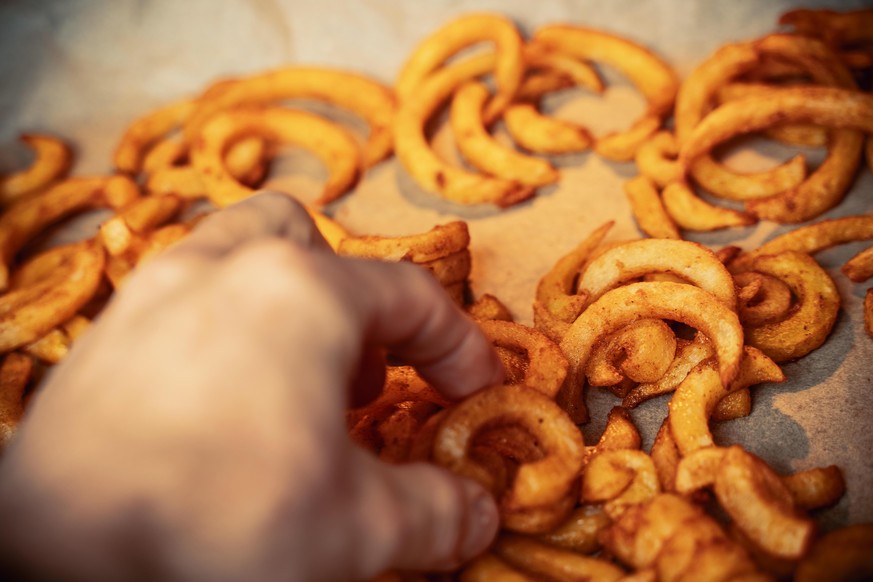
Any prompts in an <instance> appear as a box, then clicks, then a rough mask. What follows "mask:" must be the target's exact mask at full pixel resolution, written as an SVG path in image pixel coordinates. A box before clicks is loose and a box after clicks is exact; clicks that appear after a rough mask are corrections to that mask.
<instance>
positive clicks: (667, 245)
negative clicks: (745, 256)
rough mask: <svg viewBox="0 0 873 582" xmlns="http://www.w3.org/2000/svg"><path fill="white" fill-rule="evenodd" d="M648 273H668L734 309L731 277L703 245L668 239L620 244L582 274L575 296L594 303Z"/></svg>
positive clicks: (734, 299)
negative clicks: (582, 296) (580, 296)
mask: <svg viewBox="0 0 873 582" xmlns="http://www.w3.org/2000/svg"><path fill="white" fill-rule="evenodd" d="M647 273H671V274H673V275H677V276H679V277H680V278H681V279H683V280H684V281H687V282H689V283H690V284H692V285H696V286H698V287H700V288H701V289H703V290H704V291H708V292H709V293H711V294H712V295H713V296H714V297H715V298H716V299H718V300H719V301H721V303H723V304H724V305H725V307H728V308H729V309H734V308H735V307H736V302H737V298H736V292H735V290H734V284H733V279H732V278H731V274H730V273H729V272H728V270H727V269H726V268H725V266H724V265H723V264H722V263H721V261H720V260H719V259H718V257H717V256H716V255H715V253H713V252H712V251H711V250H709V249H707V248H706V247H704V246H703V245H700V244H697V243H694V242H691V241H685V240H668V239H643V240H637V241H632V242H628V243H624V244H620V245H617V246H614V247H612V248H611V249H609V250H607V251H605V252H603V253H602V254H600V255H599V256H598V257H597V258H595V259H593V260H592V261H591V262H590V263H589V264H588V265H587V266H586V267H585V269H584V270H583V271H582V274H581V276H580V278H579V284H578V289H577V293H578V294H579V295H585V296H586V297H587V298H588V302H589V303H593V302H594V301H596V300H598V299H599V298H600V297H602V296H603V294H604V293H606V292H607V291H609V290H610V289H614V288H615V287H617V286H619V285H621V284H622V283H625V282H627V281H630V280H632V279H636V278H637V277H640V276H642V275H645V274H647Z"/></svg>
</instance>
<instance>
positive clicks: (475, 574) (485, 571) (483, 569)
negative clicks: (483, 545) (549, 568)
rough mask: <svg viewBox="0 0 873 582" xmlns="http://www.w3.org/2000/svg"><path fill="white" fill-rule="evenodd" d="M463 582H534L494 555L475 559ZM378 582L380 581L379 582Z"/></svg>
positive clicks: (465, 572)
mask: <svg viewBox="0 0 873 582" xmlns="http://www.w3.org/2000/svg"><path fill="white" fill-rule="evenodd" d="M460 581H461V582H534V579H533V578H531V577H529V576H527V575H525V574H522V573H521V572H519V571H517V570H515V569H513V568H512V567H511V566H509V565H508V564H507V563H506V562H504V561H503V560H501V559H500V558H498V557H497V556H495V555H494V554H492V553H486V554H482V555H480V556H477V557H476V558H473V560H471V561H470V562H469V563H467V564H466V565H465V566H464V569H463V570H461V574H460ZM377 582H378V581H377Z"/></svg>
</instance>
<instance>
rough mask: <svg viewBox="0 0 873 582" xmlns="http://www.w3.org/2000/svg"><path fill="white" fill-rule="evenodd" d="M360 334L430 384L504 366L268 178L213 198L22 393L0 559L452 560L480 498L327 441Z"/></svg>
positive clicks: (359, 568) (147, 569) (5, 482)
mask: <svg viewBox="0 0 873 582" xmlns="http://www.w3.org/2000/svg"><path fill="white" fill-rule="evenodd" d="M379 347H381V348H384V349H385V350H386V351H388V352H390V353H391V354H393V355H395V356H397V357H399V358H401V359H402V360H404V361H406V362H408V363H410V364H413V365H415V366H416V367H417V368H418V369H419V371H420V372H421V374H422V375H423V376H424V377H425V378H427V379H428V380H429V381H430V382H431V383H432V384H433V385H434V386H435V387H436V388H437V389H438V390H440V391H441V392H443V393H444V394H445V395H447V396H449V397H451V398H462V397H464V396H465V395H468V394H470V393H472V392H475V391H476V390H478V389H481V388H483V387H485V386H488V385H491V384H495V383H499V382H500V381H501V380H502V377H503V372H502V369H501V366H500V363H499V360H498V358H497V357H496V355H495V354H494V352H493V350H492V348H491V345H490V344H489V342H488V341H487V339H486V338H485V337H484V336H483V335H482V334H481V333H480V332H479V331H478V328H477V327H476V326H475V324H473V323H472V322H471V321H470V320H469V319H468V318H466V316H464V315H463V314H462V313H461V312H460V310H458V309H457V308H456V307H455V306H454V305H453V304H452V303H451V301H450V300H449V299H448V298H447V296H446V295H444V294H443V293H442V291H441V289H440V288H439V286H438V284H437V283H436V281H435V280H434V279H433V278H432V277H431V276H430V275H429V274H427V273H426V272H424V271H423V270H420V269H418V268H416V267H415V266H413V265H409V264H388V263H379V262H374V261H361V260H352V259H346V258H341V257H337V256H335V255H333V254H332V253H331V252H330V251H329V249H328V248H327V246H326V244H325V243H324V241H323V240H322V239H321V237H320V235H318V233H317V231H316V230H315V229H314V227H313V225H312V223H311V221H310V220H309V218H308V216H306V212H305V211H304V210H303V209H302V208H301V207H300V206H299V205H297V204H296V203H293V202H292V201H291V200H290V199H289V198H288V197H286V196H284V195H282V194H277V193H264V194H259V195H257V196H255V197H253V198H251V199H249V200H247V201H245V202H243V203H241V204H239V205H237V206H234V207H232V208H230V209H227V210H224V211H221V212H218V213H216V214H214V215H213V216H211V217H209V218H208V219H206V220H205V221H203V222H202V223H201V225H200V226H199V227H198V229H196V230H195V232H194V233H192V234H191V235H190V236H189V237H188V238H187V239H186V240H184V241H183V242H181V243H179V244H178V245H177V246H176V247H174V248H173V249H171V250H169V251H167V252H166V253H165V254H164V255H162V256H161V257H158V258H156V259H154V260H152V261H151V262H150V263H148V264H146V265H144V266H143V267H142V268H141V269H140V270H139V271H138V272H136V273H135V274H134V275H133V276H132V277H131V279H130V280H129V282H128V283H127V284H126V285H125V287H124V289H123V290H122V291H121V292H119V293H118V294H117V295H116V297H115V299H114V300H113V301H112V302H111V303H110V305H109V306H108V307H107V308H106V309H105V311H104V313H103V315H102V316H101V317H100V318H99V320H98V321H97V322H96V323H95V325H94V326H93V327H92V329H91V330H89V332H88V333H87V334H86V335H85V336H84V337H83V338H81V340H80V341H79V342H77V344H76V345H75V347H74V348H73V350H72V352H71V353H70V355H69V356H68V358H67V359H66V360H65V361H64V362H63V363H62V364H60V365H59V366H58V367H57V368H56V369H55V370H54V372H53V373H52V375H51V376H50V378H49V379H48V380H47V382H46V384H45V385H44V387H43V388H42V389H41V390H40V392H39V393H38V395H37V396H36V397H35V398H34V400H33V401H32V403H31V406H30V409H29V412H28V415H27V416H26V418H25V419H24V421H23V422H22V423H21V425H20V428H19V431H18V433H17V435H16V437H15V439H14V441H13V442H12V444H11V445H10V446H9V448H8V449H7V450H6V451H5V453H4V455H3V457H2V461H0V558H2V560H3V563H4V565H5V566H6V567H14V568H17V569H18V570H19V571H21V572H26V573H28V574H29V575H30V576H32V577H34V578H46V579H75V580H79V579H80V580H89V581H99V580H138V579H142V580H210V581H213V582H214V581H224V580H228V581H229V580H261V581H269V580H283V581H289V580H307V581H309V580H356V579H365V578H367V577H369V576H373V575H376V574H378V573H379V572H382V571H384V570H386V569H388V568H403V569H433V568H435V569H446V568H451V567H452V566H455V565H457V564H458V563H460V562H462V561H463V560H466V559H469V558H470V557H472V556H474V555H476V554H477V553H479V552H481V551H482V550H483V549H484V548H485V547H486V546H487V545H488V544H489V543H490V542H491V540H492V539H493V537H494V535H495V533H496V530H497V525H498V517H497V510H496V507H495V505H494V502H493V500H492V499H491V497H490V496H489V495H488V494H487V493H486V492H485V491H484V490H483V489H482V488H481V487H479V486H478V485H476V484H475V483H473V482H470V481H467V480H463V479H461V478H459V477H456V476H453V475H451V474H450V473H448V472H446V471H444V470H442V469H439V468H437V467H434V466H431V465H425V464H411V465H404V466H390V465H387V464H384V463H382V462H380V461H378V460H377V459H376V458H375V457H373V456H372V455H371V454H370V453H368V452H365V451H363V450H362V449H359V448H357V447H356V446H354V445H353V444H352V443H351V442H350V441H349V439H348V438H347V436H346V430H345V423H344V411H345V409H346V407H347V404H348V403H349V398H350V397H353V398H355V399H356V400H357V399H359V398H360V390H361V389H363V391H364V392H365V393H372V392H373V385H372V378H373V374H372V373H368V371H369V372H372V370H373V369H374V366H373V362H374V361H378V360H375V359H374V358H373V354H375V353H378V350H377V349H375V348H379ZM375 369H377V370H378V367H376V368H375ZM368 383H369V385H368ZM354 390H358V394H357V395H355V394H351V392H352V391H354Z"/></svg>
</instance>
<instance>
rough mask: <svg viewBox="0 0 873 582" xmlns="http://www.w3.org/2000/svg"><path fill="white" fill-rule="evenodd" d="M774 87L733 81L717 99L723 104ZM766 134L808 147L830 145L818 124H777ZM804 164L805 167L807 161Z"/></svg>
mask: <svg viewBox="0 0 873 582" xmlns="http://www.w3.org/2000/svg"><path fill="white" fill-rule="evenodd" d="M772 88H773V85H770V84H767V83H750V82H742V81H733V82H731V83H728V84H726V85H723V86H722V87H721V88H719V90H718V95H717V100H718V102H719V104H722V103H726V102H728V101H736V100H737V99H742V98H743V97H748V96H750V95H767V94H769V91H770V89H772ZM766 135H767V136H768V137H771V138H773V139H775V140H777V141H781V142H782V143H785V144H788V145H795V146H806V147H823V146H826V145H828V134H827V130H825V129H824V128H822V127H819V126H817V125H776V126H774V127H771V128H770V129H768V130H766ZM796 159H802V158H799V157H797V156H795V157H794V158H792V161H794V160H796ZM802 165H803V166H804V167H805V166H806V164H805V162H804V163H803V164H802Z"/></svg>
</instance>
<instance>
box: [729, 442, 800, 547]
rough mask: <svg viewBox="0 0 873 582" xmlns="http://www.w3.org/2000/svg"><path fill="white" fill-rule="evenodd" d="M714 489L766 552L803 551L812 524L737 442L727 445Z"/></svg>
mask: <svg viewBox="0 0 873 582" xmlns="http://www.w3.org/2000/svg"><path fill="white" fill-rule="evenodd" d="M714 490H715V494H716V497H717V498H718V502H719V504H720V505H721V506H722V507H723V508H724V510H725V511H726V512H727V513H728V515H730V516H731V518H732V519H733V520H734V523H735V524H736V525H737V527H738V528H739V529H740V530H741V531H742V532H743V533H744V534H746V535H747V536H748V537H749V538H750V539H751V540H752V541H753V542H755V544H756V545H758V546H760V547H761V548H762V549H764V550H765V551H766V552H767V553H769V554H771V555H772V556H774V557H777V558H786V559H797V558H800V557H801V556H803V554H804V553H805V552H806V550H807V548H808V547H809V544H810V543H811V542H812V536H813V534H814V529H815V528H814V524H813V522H812V520H811V519H809V518H806V517H802V516H800V515H799V514H798V513H797V512H796V510H795V508H794V504H793V501H792V498H791V492H790V491H789V490H788V488H787V487H786V486H785V485H784V484H783V483H782V480H781V479H780V478H779V476H778V475H777V474H776V473H775V472H773V470H772V469H771V468H770V467H769V466H768V465H767V463H765V462H764V461H762V460H761V459H759V458H758V457H756V456H754V455H752V454H750V453H748V452H746V451H745V450H743V448H742V447H740V446H737V445H734V446H732V447H730V448H728V449H727V451H726V452H725V455H724V458H723V459H722V461H721V464H720V466H719V470H718V473H717V474H716V478H715V485H714Z"/></svg>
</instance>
